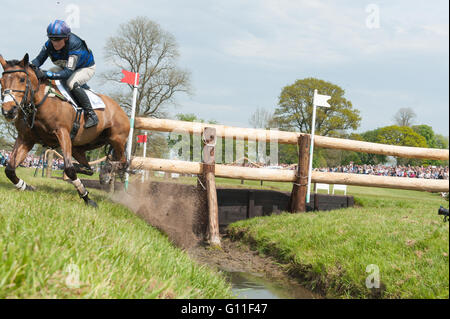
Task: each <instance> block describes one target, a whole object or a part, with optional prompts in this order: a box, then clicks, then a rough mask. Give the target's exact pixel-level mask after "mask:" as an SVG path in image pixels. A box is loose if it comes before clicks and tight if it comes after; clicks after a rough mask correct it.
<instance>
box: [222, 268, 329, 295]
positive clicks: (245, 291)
mask: <svg viewBox="0 0 450 319" xmlns="http://www.w3.org/2000/svg"><path fill="white" fill-rule="evenodd" d="M222 271H223V273H224V274H225V275H226V276H227V278H228V279H229V280H230V282H231V285H232V291H233V293H234V294H236V296H237V297H238V298H240V299H317V298H321V297H320V296H318V295H316V294H314V293H312V292H311V291H309V290H308V289H306V288H304V287H302V286H301V285H300V284H298V283H296V282H293V281H290V282H285V281H272V280H270V279H268V278H265V277H264V276H262V275H260V274H252V273H246V272H233V271H225V270H222Z"/></svg>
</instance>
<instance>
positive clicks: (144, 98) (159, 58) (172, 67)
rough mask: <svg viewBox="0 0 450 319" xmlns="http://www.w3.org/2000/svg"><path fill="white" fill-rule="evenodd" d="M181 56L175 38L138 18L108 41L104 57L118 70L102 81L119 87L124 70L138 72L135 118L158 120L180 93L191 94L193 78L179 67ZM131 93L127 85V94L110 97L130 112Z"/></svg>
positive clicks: (105, 75)
mask: <svg viewBox="0 0 450 319" xmlns="http://www.w3.org/2000/svg"><path fill="white" fill-rule="evenodd" d="M178 56H179V53H178V48H177V44H176V42H175V38H174V37H173V35H171V34H170V33H168V32H166V31H164V30H162V29H161V27H160V26H159V25H158V24H157V23H155V22H153V21H151V20H149V19H148V18H146V17H137V18H135V19H132V20H131V21H129V22H128V23H126V24H122V25H120V27H119V30H118V32H117V35H116V36H114V37H110V38H109V39H108V40H107V42H106V46H105V57H106V60H107V61H108V62H109V63H110V64H112V65H114V67H115V68H114V69H112V70H110V71H108V72H106V73H104V74H103V75H102V77H103V79H104V80H106V81H108V82H113V83H120V80H121V78H122V74H121V70H122V69H125V70H128V71H131V72H138V73H139V75H140V76H139V90H138V94H137V100H136V116H157V115H158V113H159V112H161V108H162V107H164V106H166V105H167V104H169V103H173V102H174V98H175V96H176V94H177V93H188V94H189V93H190V90H191V88H190V74H189V72H188V71H186V70H182V69H180V68H179V67H178V66H177V58H178ZM123 86H124V84H121V87H123ZM132 89H133V86H132V85H128V90H127V92H123V91H119V92H116V93H114V94H111V95H112V97H113V98H115V99H116V100H117V101H118V102H119V103H120V105H121V106H122V107H124V108H126V109H131V100H132V99H131V94H132Z"/></svg>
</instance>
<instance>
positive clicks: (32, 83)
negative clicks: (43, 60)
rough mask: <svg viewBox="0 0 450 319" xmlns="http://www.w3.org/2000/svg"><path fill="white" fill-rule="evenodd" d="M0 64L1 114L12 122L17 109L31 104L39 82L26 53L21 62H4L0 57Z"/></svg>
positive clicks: (15, 116)
mask: <svg viewBox="0 0 450 319" xmlns="http://www.w3.org/2000/svg"><path fill="white" fill-rule="evenodd" d="M0 64H1V65H2V68H3V74H2V77H1V78H0V85H1V104H2V114H3V115H4V116H5V117H6V119H7V120H9V121H13V120H15V119H16V118H17V115H18V111H19V108H21V107H23V106H24V105H26V104H29V103H30V102H32V99H33V93H34V91H35V88H37V86H38V83H39V81H38V79H37V77H36V74H35V72H34V70H33V69H32V67H31V66H30V64H29V57H28V53H27V54H25V56H24V58H23V59H22V60H21V61H17V60H11V61H5V59H3V57H2V56H1V55H0Z"/></svg>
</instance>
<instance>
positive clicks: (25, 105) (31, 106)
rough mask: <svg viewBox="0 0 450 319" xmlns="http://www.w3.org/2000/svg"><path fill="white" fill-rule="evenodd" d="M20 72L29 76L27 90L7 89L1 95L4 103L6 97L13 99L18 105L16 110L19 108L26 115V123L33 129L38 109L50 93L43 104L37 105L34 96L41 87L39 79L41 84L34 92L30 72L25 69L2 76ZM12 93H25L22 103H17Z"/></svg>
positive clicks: (9, 71) (45, 97)
mask: <svg viewBox="0 0 450 319" xmlns="http://www.w3.org/2000/svg"><path fill="white" fill-rule="evenodd" d="M18 72H23V73H25V74H26V75H27V80H26V86H25V90H15V89H6V90H3V92H2V93H1V98H2V101H4V99H5V96H6V95H8V96H10V97H11V98H12V100H13V101H14V103H15V104H16V105H15V108H19V109H20V110H21V111H22V113H23V115H24V121H25V123H27V125H28V126H29V128H33V126H34V120H35V118H36V112H37V109H38V108H39V107H40V106H41V105H42V104H43V103H44V102H45V100H46V99H47V97H48V95H49V92H47V94H46V95H45V96H44V98H43V99H42V101H41V102H39V103H38V104H35V103H34V95H35V93H36V91H37V90H38V89H39V86H40V84H41V83H40V80H39V79H38V81H39V82H38V86H37V89H36V90H34V89H33V87H32V85H31V81H30V76H29V74H28V71H27V70H25V69H19V70H8V71H4V72H3V73H2V76H3V75H4V74H10V73H18ZM12 92H18V93H24V95H23V97H22V101H20V103H19V102H18V101H17V99H16V97H15V96H14V94H12ZM28 96H30V99H28Z"/></svg>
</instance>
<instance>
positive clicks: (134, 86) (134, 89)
mask: <svg viewBox="0 0 450 319" xmlns="http://www.w3.org/2000/svg"><path fill="white" fill-rule="evenodd" d="M138 74H139V73H138V72H136V73H135V75H134V85H133V104H132V105H131V115H130V133H129V134H128V143H127V160H128V161H131V147H132V145H133V131H134V117H135V113H136V98H137V89H138V87H137V85H136V84H137V80H138ZM128 178H129V176H128V173H125V189H128Z"/></svg>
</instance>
